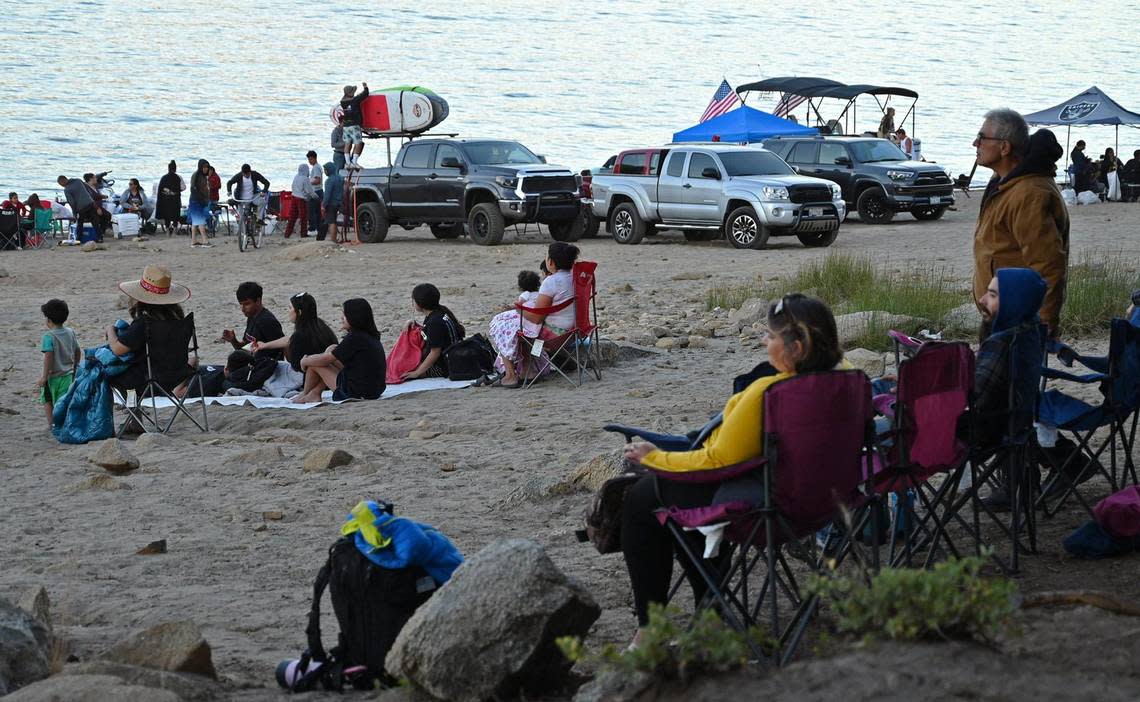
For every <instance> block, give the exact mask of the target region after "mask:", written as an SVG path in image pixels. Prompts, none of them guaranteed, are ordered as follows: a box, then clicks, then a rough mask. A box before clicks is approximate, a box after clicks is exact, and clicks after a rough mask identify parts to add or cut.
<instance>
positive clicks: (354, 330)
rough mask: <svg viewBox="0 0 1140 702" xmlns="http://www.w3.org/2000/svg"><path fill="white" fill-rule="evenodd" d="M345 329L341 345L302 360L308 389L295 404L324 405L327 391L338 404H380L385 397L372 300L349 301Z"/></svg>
mask: <svg viewBox="0 0 1140 702" xmlns="http://www.w3.org/2000/svg"><path fill="white" fill-rule="evenodd" d="M341 328H342V329H344V330H345V331H346V332H348V333H347V334H345V335H344V338H343V339H341V340H340V343H339V344H335V345H332V346H329V347H328V349H326V350H325V352H324V353H319V354H316V355H315V356H304V357H302V358H301V370H303V371H304V372H305V387H304V388H303V389H302V391H301V394H300V395H297V396H296V397H294V398H293V402H296V403H298V404H300V403H305V402H320V401H321V393H322V392H323V391H324V390H325V388H329V389H331V390H333V396H332V399H333V400H334V401H337V402H340V401H342V400H348V399H358V400H376V399H379V398H380V396H381V395H383V394H384V385H385V383H384V370H385V356H384V345H383V344H381V343H380V331H379V330H377V329H376V320H375V318H373V316H372V305H370V304H368V300H365V299H364V298H362V297H354V298H352V299H351V300H345V302H344V313H343V315H342V317H341Z"/></svg>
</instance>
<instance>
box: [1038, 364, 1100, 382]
mask: <svg viewBox="0 0 1140 702" xmlns="http://www.w3.org/2000/svg"><path fill="white" fill-rule="evenodd" d="M1041 377H1042V378H1048V379H1050V380H1068V381H1071V382H1074V383H1086V384H1087V383H1099V382H1100V381H1102V380H1105V379H1107V378H1108V376H1107V375H1105V374H1104V373H1084V374H1082V375H1077V374H1075V373H1066V372H1065V371H1062V370H1057V369H1056V368H1048V367H1042V368H1041Z"/></svg>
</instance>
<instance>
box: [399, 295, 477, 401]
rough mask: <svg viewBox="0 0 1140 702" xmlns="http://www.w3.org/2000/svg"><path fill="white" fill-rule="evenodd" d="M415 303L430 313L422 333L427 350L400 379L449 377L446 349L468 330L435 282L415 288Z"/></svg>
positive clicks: (427, 313) (421, 328)
mask: <svg viewBox="0 0 1140 702" xmlns="http://www.w3.org/2000/svg"><path fill="white" fill-rule="evenodd" d="M412 305H413V306H414V307H415V308H416V312H418V313H419V314H424V315H427V316H426V317H424V322H423V325H422V326H421V327H420V335H421V336H423V340H424V345H423V352H422V355H421V356H420V364H419V365H418V366H416V367H415V368H413V369H412V370H410V371H405V372H403V373H401V374H400V379H401V380H415V379H416V378H446V377H447V356H445V355H444V354H443V352H444V351H445V350H447V347H449V346H451V345H452V344H457V343H459V342H460V341H463V337H465V336H466V335H467V330H466V329H464V328H463V324H462V323H461V322H460V321H459V319H458V318H457V317H456V316H455V313H454V312H452V311H451V310H449V309H447V307H446V306H445V305H441V304H440V303H439V288H437V287H435V286H434V285H432V284H431V283H420V284H419V285H417V286H416V287H414V288H412Z"/></svg>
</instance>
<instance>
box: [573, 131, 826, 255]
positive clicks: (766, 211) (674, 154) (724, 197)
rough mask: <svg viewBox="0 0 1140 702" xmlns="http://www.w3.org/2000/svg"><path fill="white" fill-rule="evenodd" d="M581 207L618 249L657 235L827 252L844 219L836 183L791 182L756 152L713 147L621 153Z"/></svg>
mask: <svg viewBox="0 0 1140 702" xmlns="http://www.w3.org/2000/svg"><path fill="white" fill-rule="evenodd" d="M586 202H587V203H588V205H589V207H590V208H591V210H592V212H593V214H594V216H595V217H597V218H598V219H599V220H600V221H602V222H606V228H607V230H608V231H609V232H610V233H611V234H612V235H613V238H614V241H616V242H618V243H619V244H637V243H639V242H640V241H641V240H642V238H643V237H644V236H645V235H646V233H647V231H648V230H649V228H650V227H655V228H656V229H678V230H681V231H682V232H683V233H684V235H685V238H686V239H688V240H689V241H711V240H713V239H719V238H721V237H722V236H725V237H727V238H728V241H729V243H731V244H732V245H733V246H734V247H736V248H738V249H762V248H764V245H765V244H766V243H767V242H768V238H769V237H772V236H795V237H797V238H798V239H799V240H800V242H801V243H802V244H803V245H804V246H813V247H814V246H830V245H831V244H832V242H834V241H835V238H836V236H838V234H839V225H840V223H842V222H843V218H844V216H845V215H846V205H845V204H844V202H843V193H842V191H841V190H840V188H839V186H838V185H836V184H835V183H832V182H830V181H827V180H823V179H822V178H811V177H808V176H801V175H797V174H796V173H795V171H793V170H792V169H791V167H790V166H788V164H786V163H784V161H783V160H781V159H780V157H779V156H777V155H775V154H773V153H772V152H770V151H766V150H764V149H762V148H759V147H755V146H739V145H730V144H715V143H714V144H675V145H671V146H665V147H657V148H646V149H631V150H628V151H623V152H621V153H619V154H618V156H617V160H616V161H615V163H614V168H613V172H612V173H599V174H597V175H594V176H592V177H591V179H590V197H589V199H588V200H587V201H586Z"/></svg>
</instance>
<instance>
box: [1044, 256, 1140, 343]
mask: <svg viewBox="0 0 1140 702" xmlns="http://www.w3.org/2000/svg"><path fill="white" fill-rule="evenodd" d="M1125 260H1126V259H1125V257H1124V254H1123V252H1120V251H1117V252H1110V251H1086V252H1085V253H1083V254H1081V256H1080V257H1079V258H1078V259H1077V261H1076V262H1075V263H1074V262H1072V261H1070V263H1069V278H1068V289H1067V290H1066V293H1065V305H1064V306H1063V307H1062V308H1061V331H1062V333H1064V334H1069V335H1074V336H1080V335H1082V334H1089V333H1091V332H1095V331H1097V330H1100V329H1107V328H1108V325H1109V321H1110V320H1111V319H1112V318H1113V317H1121V316H1123V315H1124V310H1125V308H1127V306H1128V298H1129V296H1130V294H1131V293H1132V291H1133V290H1135V289H1136V288H1137V287H1140V277H1138V276H1137V273H1136V269H1135V267H1130V266H1127V265H1125Z"/></svg>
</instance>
